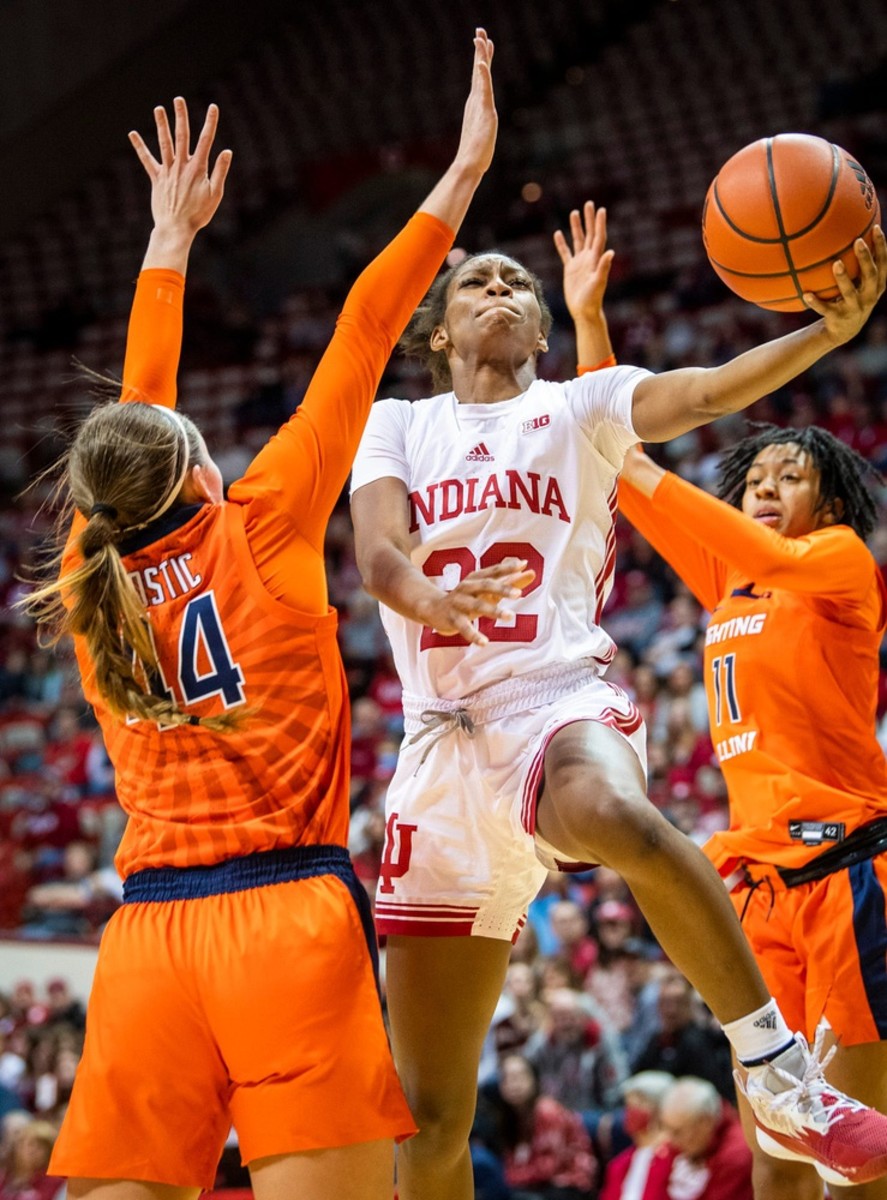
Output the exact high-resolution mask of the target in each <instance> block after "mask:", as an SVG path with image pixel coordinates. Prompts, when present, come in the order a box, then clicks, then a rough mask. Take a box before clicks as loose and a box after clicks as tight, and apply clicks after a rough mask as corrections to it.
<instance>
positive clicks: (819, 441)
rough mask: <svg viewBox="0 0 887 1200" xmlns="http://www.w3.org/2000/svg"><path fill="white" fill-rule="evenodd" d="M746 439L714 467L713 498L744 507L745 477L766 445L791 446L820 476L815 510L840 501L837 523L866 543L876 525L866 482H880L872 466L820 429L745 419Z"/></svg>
mask: <svg viewBox="0 0 887 1200" xmlns="http://www.w3.org/2000/svg"><path fill="white" fill-rule="evenodd" d="M747 426H748V428H749V430H750V433H749V435H748V437H745V438H743V439H742V441H741V442H739V443H738V444H737V445H736V446H734V447H733V448H732V450H727V451H726V452H725V453H724V454H723V455H722V456H721V461H720V463H719V465H718V486H717V495H718V496H719V497H720V498H721V499H722V500H726V501H727V503H728V504H732V505H733V507H734V508H741V507H742V496H743V493H744V491H745V479H746V475H747V474H748V471H749V468H750V467H751V465H752V463H753V462H754V461H755V459H756V458H757V456H758V455H759V454H760V452H761V451H762V450H764V449H765V448H766V447H767V446H781V445H784V444H785V443H787V442H793V443H794V444H795V445H797V446H799V447H800V448H801V449H802V450H803V451H804V453H805V454H806V455H807V456H808V457H809V459H810V461H811V462H812V464H813V466H814V467H815V468H816V470H817V471H818V472H819V504H818V506H817V507H818V509H823V508H828V507H829V505H831V504H833V503H834V502H835V501H840V503H841V524H843V525H849V526H850V528H851V529H853V530H854V531H855V532H856V533H858V534H859V536H860V537H861V538H862V540H863V541H865V540H866V539H867V538H868V537H869V536H870V534H871V533H872V531H873V530H874V528H875V526H876V525H877V523H878V505H877V502H876V501H875V498H874V496H873V495H872V493H871V491H870V490H869V488H868V486H867V484H866V480H867V479H871V480H873V481H874V482H875V483H879V484H883V483H884V479H883V476H882V475H881V474H880V472H879V471H877V470H876V469H875V467H873V466H872V464H871V463H870V462H868V461H867V460H866V459H864V458H863V457H862V455H861V454H857V452H856V451H855V450H852V449H851V448H850V447H849V446H848V445H847V444H846V443H845V442H842V441H840V440H839V439H838V438H836V437H835V436H834V435H833V434H831V433H829V432H828V430H826V429H821V428H820V427H819V426H818V425H808V426H806V427H805V428H804V429H793V428H792V427H791V426H789V427H787V428H784V429H783V428H781V427H780V426H779V425H770V424H768V423H766V422H763V421H748V422H747Z"/></svg>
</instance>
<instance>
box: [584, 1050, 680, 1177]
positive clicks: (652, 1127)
mask: <svg viewBox="0 0 887 1200" xmlns="http://www.w3.org/2000/svg"><path fill="white" fill-rule="evenodd" d="M673 1083H674V1077H673V1076H672V1075H669V1074H667V1073H666V1072H665V1071H641V1072H640V1074H638V1075H632V1076H631V1077H630V1078H629V1079H626V1081H625V1083H624V1084H623V1086H622V1095H623V1097H624V1099H625V1108H624V1111H623V1114H622V1125H623V1128H624V1130H625V1132H626V1134H627V1135H628V1136H629V1138H630V1139H631V1143H632V1144H631V1145H630V1146H629V1147H628V1148H627V1149H625V1150H623V1151H622V1152H621V1153H619V1154H617V1155H616V1157H615V1158H613V1159H611V1160H610V1162H608V1163H607V1166H606V1170H605V1174H604V1182H603V1186H602V1188H601V1192H600V1196H599V1197H598V1200H671V1198H670V1196H669V1191H668V1179H669V1175H670V1173H671V1165H672V1162H673V1161H674V1158H675V1155H676V1153H677V1151H676V1150H675V1149H674V1148H673V1147H672V1146H670V1145H669V1144H668V1143H667V1142H666V1140H665V1135H664V1134H663V1131H662V1127H661V1124H660V1120H659V1115H660V1108H661V1105H662V1100H663V1097H664V1096H665V1095H666V1093H667V1092H668V1090H669V1089H670V1088H671V1086H672V1084H673Z"/></svg>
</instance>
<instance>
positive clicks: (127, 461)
mask: <svg viewBox="0 0 887 1200" xmlns="http://www.w3.org/2000/svg"><path fill="white" fill-rule="evenodd" d="M169 414H170V410H168V409H158V408H155V406H153V405H149V404H142V403H137V402H136V403H128V404H110V405H104V406H102V407H101V408H98V409H96V410H95V411H94V412H93V413H92V414H91V415H90V416H89V417H88V418H87V419H86V421H84V423H83V425H82V426H81V428H80V430H79V432H78V434H77V436H76V438H75V440H74V442H73V444H72V446H71V449H70V451H69V452H68V455H67V466H66V481H67V485H68V487H69V489H70V495H71V497H72V499H73V503H74V505H75V506H76V508H77V509H78V510H79V511H80V512H81V513H82V515H83V516H85V517H86V518H87V523H86V526H85V527H84V529H83V531H82V533H81V534H80V536H79V538H78V541H77V545H76V550H77V551H78V557H79V560H80V561H79V562H78V563H77V565H75V566H73V567H72V568H71V569H69V570H67V571H61V572H60V567H61V559H62V555H61V554H59V555H57V556H56V558H55V560H54V565H55V571H54V575H55V577H54V578H52V579H51V580H49V581H48V582H46V583H44V584H43V585H42V586H40V587H38V588H36V590H34V591H33V592H31V593H30V595H28V596H27V597H25V598H24V599H23V600H22V601H19V603H20V605H21V607H23V608H24V609H25V611H26V612H28V613H30V615H31V616H33V617H34V619H35V620H36V621H37V622H38V623H39V624H40V625H41V626H43V627H44V629H45V630H46V631H47V632H48V634H49V638H48V640H49V641H50V643H55V642H57V641H58V640H59V638H61V637H63V636H64V635H65V634H74V635H77V636H80V637H82V638H83V639H84V642H85V645H86V649H87V653H88V655H89V658H90V661H91V662H92V664H93V668H94V670H95V683H96V687H97V688H98V691H99V695H100V696H101V698H102V701H103V702H104V703H105V704H106V705H107V706H108V708H109V709H110V711H111V712H112V713H113V714H114V715H115V716H116V717H119V718H121V719H124V718H126V717H136V718H139V719H141V720H151V721H157V722H158V723H159V724H161V725H200V726H202V727H203V728H206V729H212V730H215V731H218V732H224V731H228V730H231V729H232V728H235V727H236V726H237V725H238V724H240V722H241V721H242V719H243V716H244V715H245V714H244V711H243V710H238V712H235V713H223V714H221V715H220V716H215V717H197V716H192V715H191V714H189V713H187V712H184V711H183V710H182V709H180V708H179V707H178V705H177V704H176V703H175V701H174V700H171V699H169V698H168V697H167V696H163V695H158V694H157V693H156V692H155V691H153V690H152V680H155V679H157V677H158V675H159V663H158V660H157V651H156V649H155V647H154V640H153V638H152V635H151V625H150V621H149V619H148V613H147V609H146V608H145V605H144V603H143V602H142V599H141V597H140V596H139V594H138V592H137V591H136V589H135V587H134V585H133V582H132V580H131V579H130V577H129V573H128V572H127V570H126V566H125V565H124V562H123V559H122V558H121V556H120V550H119V548H118V543H119V542H120V540H121V537H122V536H123V535H124V534H125V533H128V532H130V531H132V530H134V529H141V528H144V526H145V525H147V524H149V523H150V522H151V521H152V520H156V518H157V516H159V515H160V514H161V513H162V512H165V511H166V510H167V509H168V508H169V507H171V505H172V504H173V503H174V502H175V501H176V499H177V497H178V494H179V492H180V491H181V488H182V485H183V483H184V481H185V478H186V476H187V472H188V466H189V464H191V465H193V464H194V463H199V462H200V459H201V441H200V437H199V434H198V432H197V429H196V427H195V426H194V425H193V423H192V422H191V421H189V420H188V419H187V418H186V417H181V416H179V415H178V414H173V417H172V419H170V416H169ZM63 482H64V481H63ZM158 497H159V499H158ZM146 511H147V512H148V513H149V516H148V517H147V518H144V516H143V514H144V513H145V512H146Z"/></svg>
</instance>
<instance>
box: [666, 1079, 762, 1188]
mask: <svg viewBox="0 0 887 1200" xmlns="http://www.w3.org/2000/svg"><path fill="white" fill-rule="evenodd" d="M660 1121H661V1124H662V1128H663V1130H664V1132H665V1134H666V1136H667V1138H668V1140H669V1142H670V1143H671V1145H672V1146H673V1147H674V1149H675V1150H676V1151H677V1157H676V1158H675V1160H674V1163H673V1164H672V1168H671V1175H670V1177H669V1183H668V1196H669V1200H753V1197H754V1192H753V1189H752V1181H751V1173H752V1156H751V1151H750V1150H749V1148H748V1146H747V1145H746V1144H745V1137H744V1136H743V1133H742V1126H741V1124H740V1122H739V1116H738V1114H737V1112H736V1110H735V1109H734V1108H733V1107H732V1106H731V1105H730V1104H728V1103H727V1101H726V1100H723V1099H722V1098H721V1097H720V1096H719V1095H718V1093H717V1091H716V1090H715V1088H714V1086H713V1085H712V1084H710V1083H709V1082H708V1081H707V1080H705V1079H696V1078H694V1077H693V1076H685V1077H684V1078H682V1079H678V1080H676V1081H675V1083H674V1084H673V1085H672V1086H671V1087H670V1088H669V1090H668V1091H667V1092H666V1094H665V1096H664V1098H663V1100H662V1108H661V1112H660Z"/></svg>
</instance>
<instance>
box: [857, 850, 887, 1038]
mask: <svg viewBox="0 0 887 1200" xmlns="http://www.w3.org/2000/svg"><path fill="white" fill-rule="evenodd" d="M848 875H849V876H850V891H851V893H852V895H853V932H854V934H855V935H856V949H857V951H858V953H859V969H860V972H861V974H862V982H863V986H864V987H865V994H866V996H867V997H868V1002H869V1008H870V1009H871V1013H872V1018H873V1019H874V1022H875V1028H876V1029H877V1030H878V1036H879V1037H880V1038H881V1039H882V1040H883V1039H887V961H885V948H887V917H885V912H884V903H885V902H884V889H883V888H882V887H881V883H880V880H879V879H878V876H877V875H876V873H875V867H874V863H873V861H872V859H866V861H865V862H860V863H856V864H855V865H854V866H852V867H850V868H848Z"/></svg>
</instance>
